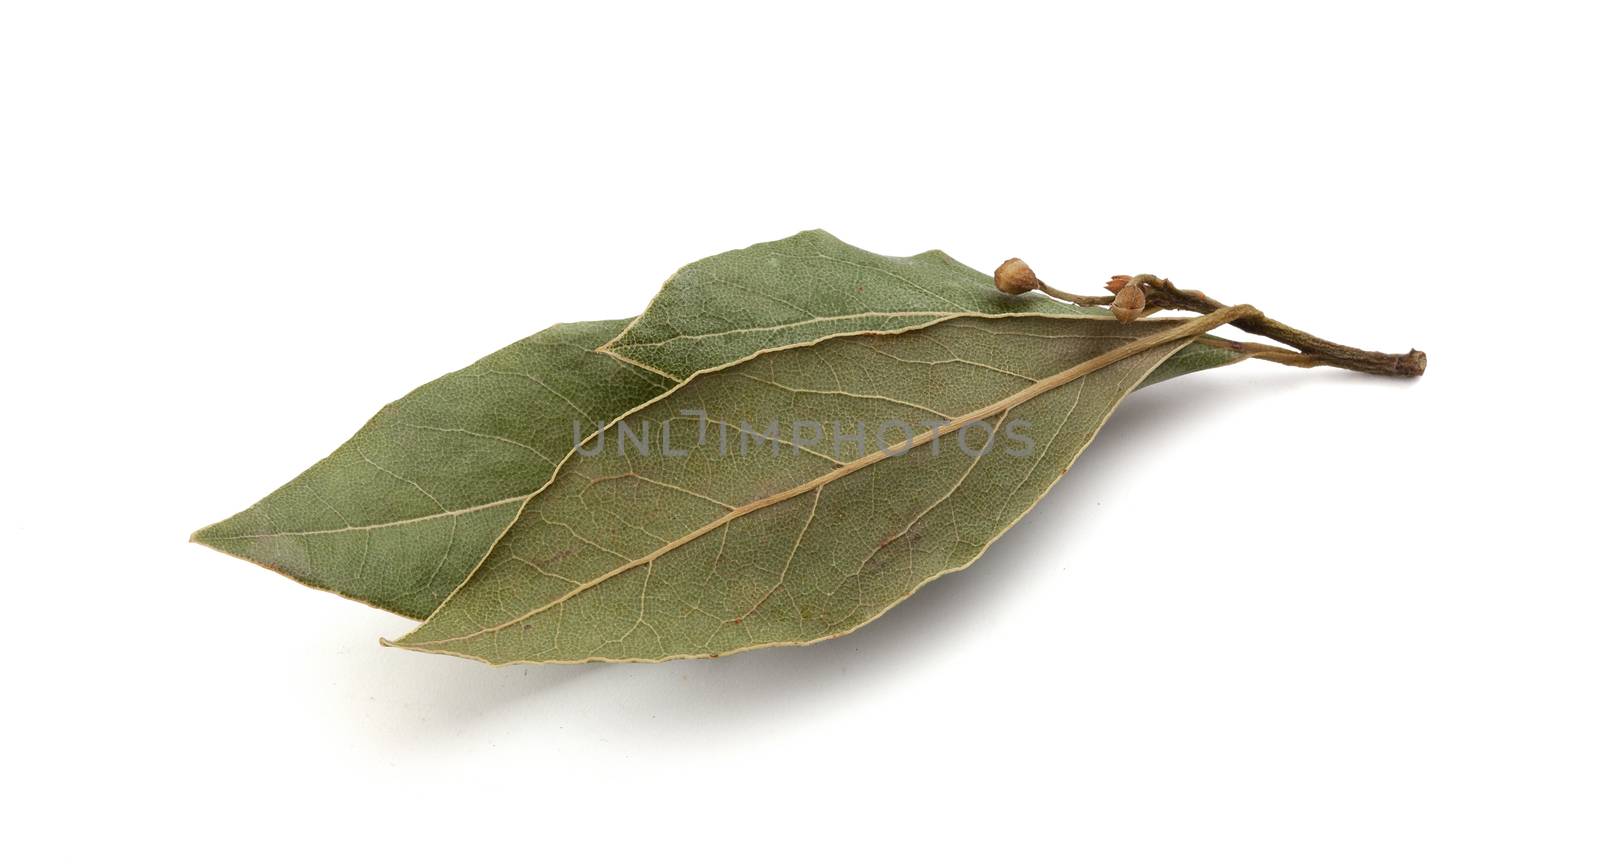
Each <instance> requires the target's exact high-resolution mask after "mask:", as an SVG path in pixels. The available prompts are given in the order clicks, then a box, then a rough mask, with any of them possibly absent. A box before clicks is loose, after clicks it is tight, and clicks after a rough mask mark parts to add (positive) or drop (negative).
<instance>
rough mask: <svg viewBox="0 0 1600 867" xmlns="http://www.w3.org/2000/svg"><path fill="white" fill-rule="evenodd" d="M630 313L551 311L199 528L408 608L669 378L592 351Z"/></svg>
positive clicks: (476, 556)
mask: <svg viewBox="0 0 1600 867" xmlns="http://www.w3.org/2000/svg"><path fill="white" fill-rule="evenodd" d="M625 323H626V320H612V321H606V322H582V323H574V324H565V325H557V326H554V327H552V328H549V329H546V330H544V331H541V332H539V333H538V334H535V335H533V336H532V337H529V338H527V339H525V340H522V341H519V342H517V343H515V344H512V345H511V346H508V347H506V348H504V349H502V350H500V351H499V352H496V353H494V354H492V355H489V356H487V357H485V358H483V359H481V360H479V361H478V362H476V363H475V364H473V365H472V366H470V367H467V368H465V369H463V370H459V371H456V372H455V373H451V374H447V375H445V376H443V377H441V378H439V379H436V380H434V381H433V382H430V383H428V384H426V385H423V386H421V387H420V388H418V389H416V390H415V391H413V392H411V393H410V394H408V395H406V396H405V397H403V398H401V399H400V400H397V401H395V402H394V403H391V404H389V405H388V406H386V407H384V408H383V409H382V410H381V411H380V412H379V413H378V414H377V415H376V416H374V417H373V418H372V420H371V421H369V422H368V423H367V424H366V426H365V427H363V428H362V429H361V430H360V431H359V432H358V433H357V434H356V435H355V436H354V437H352V438H351V439H350V440H349V441H348V442H346V443H345V444H344V445H342V446H340V447H339V448H338V450H336V451H335V452H333V454H331V455H329V456H328V457H327V458H325V459H323V460H322V461H320V462H319V463H317V464H316V465H315V466H313V467H311V468H310V469H308V470H306V471H305V472H304V473H302V474H300V475H299V476H298V477H296V478H295V479H294V480H293V481H291V482H289V483H288V484H286V485H284V486H283V487H281V488H279V489H278V490H276V491H274V492H272V493H271V494H269V495H267V497H266V498H265V499H263V500H261V501H260V502H259V503H256V504H255V505H254V506H251V507H250V508H248V509H246V510H245V511H243V512H240V513H239V514H237V515H234V516H233V517H231V518H229V519H227V520H225V521H222V522H220V523H216V524H212V525H211V526H209V527H206V528H204V529H202V530H200V531H199V532H197V533H195V534H194V541H196V542H200V543H202V544H205V545H207V546H209V547H212V548H215V549H217V550H219V551H222V552H224V553H227V554H232V555H234V556H236V557H240V558H243V559H245V560H249V561H251V562H254V563H257V564H260V565H262V566H265V567H267V568H268V569H272V570H274V571H276V572H280V573H282V574H284V575H287V576H289V577H290V578H293V579H295V580H296V581H299V582H301V583H303V584H306V585H309V586H311V587H315V588H318V589H322V590H329V591H332V592H334V593H337V594H339V595H341V596H346V597H349V598H351V599H356V600H359V601H361V602H365V603H367V604H369V605H373V606H375V607H378V608H382V609H384V610H387V611H393V612H395V613H397V614H402V615H405V616H407V617H411V618H414V619H421V618H423V617H426V616H427V615H428V614H429V613H430V612H432V611H433V609H434V608H436V607H437V606H438V604H439V603H440V602H441V601H443V599H444V598H445V597H446V596H447V595H449V593H450V591H451V590H453V589H455V587H456V586H457V585H458V584H460V583H461V581H462V580H463V579H464V578H466V576H467V575H468V574H469V573H470V572H471V571H472V569H473V567H475V566H477V564H478V563H479V562H480V561H481V560H482V559H483V555H484V554H485V553H486V552H487V551H488V550H489V547H490V546H491V545H492V544H493V543H494V540H495V539H496V538H498V537H499V536H500V534H501V533H502V532H503V531H504V530H505V528H506V526H507V525H508V524H510V523H511V521H512V519H513V518H515V517H516V514H517V510H518V509H519V508H521V506H522V504H523V502H525V501H526V500H527V498H528V496H529V495H531V494H532V493H533V492H535V491H537V490H538V489H539V488H540V487H541V486H542V485H544V484H545V482H547V481H549V479H550V474H551V472H552V471H553V470H554V469H555V467H556V465H557V464H558V463H559V462H560V461H561V459H562V458H563V457H565V456H566V454H567V452H568V451H569V450H570V449H571V447H572V443H573V440H574V434H573V424H574V422H577V423H579V424H580V425H581V426H582V428H583V430H584V431H585V432H588V431H591V430H593V429H594V428H595V427H597V426H598V425H601V424H604V423H606V422H608V421H610V420H612V419H614V418H616V417H617V416H619V415H621V414H623V413H625V412H627V411H628V410H630V409H632V408H633V407H635V406H638V405H639V404H641V403H643V402H644V401H646V400H649V399H650V398H652V397H655V396H656V395H658V394H660V393H662V392H663V391H665V390H666V389H667V387H668V386H670V385H671V383H670V382H669V381H667V380H666V379H664V378H662V377H660V376H658V375H656V374H653V373H650V372H648V371H646V370H643V369H641V368H639V367H638V366H636V365H630V364H626V363H623V362H622V361H620V360H618V359H616V358H613V357H610V356H608V355H604V354H601V353H598V352H595V351H593V350H594V348H595V347H597V346H599V345H600V344H601V343H604V342H605V341H607V340H609V339H610V338H612V337H614V336H615V335H616V334H617V333H618V331H620V330H621V328H622V327H623V325H624V324H625Z"/></svg>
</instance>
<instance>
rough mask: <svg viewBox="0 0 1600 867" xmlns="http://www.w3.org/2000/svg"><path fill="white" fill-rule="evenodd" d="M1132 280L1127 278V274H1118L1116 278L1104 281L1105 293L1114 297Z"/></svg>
mask: <svg viewBox="0 0 1600 867" xmlns="http://www.w3.org/2000/svg"><path fill="white" fill-rule="evenodd" d="M1132 279H1133V278H1132V277H1129V276H1128V275H1127V274H1118V275H1117V276H1115V277H1112V278H1111V279H1110V280H1107V281H1106V291H1107V292H1110V293H1111V294H1113V295H1115V294H1117V293H1118V292H1121V291H1122V287H1124V286H1126V285H1128V281H1130V280H1132Z"/></svg>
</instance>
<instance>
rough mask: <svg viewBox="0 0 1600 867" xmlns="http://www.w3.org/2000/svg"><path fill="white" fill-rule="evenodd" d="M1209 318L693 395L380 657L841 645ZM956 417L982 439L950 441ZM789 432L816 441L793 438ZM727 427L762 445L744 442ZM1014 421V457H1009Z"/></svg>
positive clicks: (951, 327)
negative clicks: (750, 433) (1025, 439)
mask: <svg viewBox="0 0 1600 867" xmlns="http://www.w3.org/2000/svg"><path fill="white" fill-rule="evenodd" d="M1216 321H1219V320H1216V319H1214V318H1213V317H1205V318H1203V319H1197V320H1184V321H1165V322H1162V321H1144V322H1139V323H1135V324H1132V325H1119V324H1117V323H1116V322H1113V321H1111V320H1108V319H1105V318H1101V317H1082V318H1060V317H1054V316H1039V315H1033V316H1018V317H1014V318H1007V319H992V318H982V317H960V318H956V319H952V320H949V321H944V322H938V323H935V324H933V325H930V326H928V327H926V328H923V329H919V330H914V331H909V332H905V333H900V334H892V335H855V336H843V337H836V338H833V339H830V340H825V341H822V342H820V343H816V344H814V345H809V346H803V347H798V348H791V349H787V350H783V351H776V352H770V353H765V354H762V355H758V356H756V357H755V358H752V359H750V360H748V361H745V362H742V363H739V364H736V365H733V366H730V367H727V368H724V369H722V370H718V371H710V372H706V373H702V374H699V375H696V376H694V377H692V378H690V379H688V380H686V381H685V382H683V383H682V384H681V385H679V386H677V387H676V388H675V389H673V390H672V391H670V392H668V393H666V394H665V395H663V396H661V397H660V398H657V399H656V400H654V401H652V402H650V403H648V404H646V405H644V406H642V407H640V408H639V409H636V410H634V411H633V412H632V413H629V414H628V415H627V416H625V417H624V418H623V419H620V420H619V421H618V422H617V423H614V424H613V425H611V426H609V427H608V428H607V429H606V430H605V431H602V432H601V433H600V434H598V435H596V436H595V437H592V438H591V439H590V441H589V442H587V443H586V444H585V446H584V447H583V448H582V449H580V450H578V451H575V452H574V453H573V454H572V455H571V456H570V457H569V458H568V459H567V460H566V461H565V462H564V463H563V464H562V466H561V468H560V469H559V470H558V471H557V472H556V475H555V477H554V478H553V479H552V480H551V483H550V485H549V486H548V487H547V488H546V489H545V490H544V492H543V493H542V494H541V495H540V496H539V497H537V498H535V499H533V500H532V501H530V502H529V503H528V505H527V507H526V508H525V509H524V511H523V513H522V514H521V516H520V517H519V518H518V519H517V521H516V522H515V523H514V524H513V525H512V526H511V528H510V529H508V530H507V531H506V534H505V535H504V536H503V537H502V538H501V539H500V541H499V542H498V543H497V544H496V545H495V547H494V549H493V550H492V551H491V552H490V554H489V556H488V557H487V558H486V559H485V561H484V563H483V565H482V566H481V567H480V568H479V569H478V570H477V571H475V572H474V573H473V575H472V576H471V577H470V578H469V579H468V580H467V581H466V583H464V584H463V585H462V586H461V588H460V589H458V590H457V591H456V592H455V593H454V594H452V595H451V597H450V598H449V599H447V600H446V601H445V603H444V604H443V605H441V606H440V608H439V610H438V611H436V612H434V613H433V615H432V616H431V617H430V618H429V619H428V620H427V622H425V623H424V624H422V625H421V626H420V627H418V628H417V629H416V630H415V631H413V632H412V633H411V634H409V635H407V636H405V637H404V638H402V639H400V640H398V641H396V642H394V643H395V644H397V645H399V646H402V647H408V648H413V649H417V650H425V651H431V652H438V653H448V654H454V655H460V656H466V657H471V658H476V659H481V660H484V661H487V662H491V663H497V664H499V663H511V662H578V661H587V660H663V659H671V658H678V657H696V656H716V655H719V654H723V653H730V652H735V651H739V650H747V649H751V648H756V647H766V646H772V645H782V644H805V643H810V642H814V641H819V640H822V639H825V638H829V637H832V636H836V635H840V634H843V633H846V632H849V631H851V630H853V629H856V628H857V627H859V626H861V625H863V624H865V623H867V622H869V621H871V620H872V619H874V618H876V617H877V616H879V615H880V614H882V613H883V612H884V611H885V610H887V609H888V608H889V607H891V606H893V605H894V604H895V603H897V602H899V601H900V600H902V599H904V598H906V597H907V596H909V595H910V594H911V593H912V592H914V591H915V590H916V589H917V588H919V587H921V586H922V585H923V584H925V583H927V582H928V581H930V580H932V579H934V578H936V577H938V576H939V575H942V574H945V573H947V572H951V571H954V570H957V569H960V568H962V567H964V566H966V565H967V564H969V563H971V562H972V561H973V560H974V559H976V558H977V557H978V555H980V554H981V553H982V552H983V551H984V550H985V548H987V546H988V545H989V544H990V543H991V542H993V541H994V540H995V539H996V538H997V537H998V536H999V535H1000V534H1001V533H1003V532H1004V531H1005V530H1006V529H1007V528H1009V527H1010V526H1011V525H1012V524H1014V523H1015V522H1016V521H1017V520H1018V519H1019V518H1020V517H1021V516H1022V515H1023V514H1024V513H1026V512H1027V511H1028V509H1030V508H1031V507H1032V506H1033V504H1034V503H1036V502H1037V501H1038V500H1039V498H1040V497H1042V496H1043V495H1044V493H1045V492H1046V490H1048V489H1049V487H1050V486H1051V485H1052V484H1053V483H1054V482H1055V480H1056V479H1057V478H1059V477H1060V476H1061V475H1062V474H1064V473H1065V472H1066V470H1067V468H1068V467H1070V466H1071V464H1072V462H1073V460H1074V458H1076V457H1077V455H1078V454H1079V453H1080V452H1081V451H1082V450H1083V448H1084V447H1085V446H1087V445H1088V443H1089V441H1090V440H1091V439H1092V438H1093V437H1094V435H1095V433H1096V432H1097V431H1098V430H1099V429H1100V426H1101V425H1102V424H1103V422H1104V421H1105V419H1106V417H1107V416H1108V415H1109V414H1110V412H1111V411H1112V409H1113V408H1115V407H1116V405H1117V404H1118V402H1119V401H1121V399H1122V398H1123V397H1124V396H1126V395H1127V394H1128V393H1129V392H1130V391H1132V390H1133V389H1134V388H1135V387H1137V386H1138V385H1139V384H1140V383H1141V382H1143V381H1144V380H1145V379H1146V378H1147V377H1149V376H1150V375H1151V373H1152V371H1154V370H1156V369H1157V368H1158V367H1159V366H1160V365H1161V364H1162V362H1163V361H1165V360H1167V359H1168V358H1170V357H1172V356H1173V355H1174V353H1177V352H1179V351H1180V350H1181V349H1182V348H1183V346H1184V345H1185V343H1187V342H1188V341H1189V340H1191V339H1193V337H1194V335H1196V334H1198V333H1199V332H1200V329H1203V328H1205V327H1208V326H1211V325H1213V324H1215V322H1216ZM694 413H703V414H704V416H705V417H706V419H707V421H706V422H705V423H704V426H703V428H702V423H701V421H700V418H699V417H698V416H697V415H695V414H694ZM975 420H981V421H982V422H984V423H986V424H987V425H988V427H987V428H985V427H982V426H975V427H972V428H970V429H967V433H966V435H965V439H962V438H961V435H960V434H959V433H958V432H959V431H961V430H962V429H963V427H964V426H965V425H966V424H968V423H971V422H974V421H975ZM772 421H775V422H777V423H778V428H777V429H776V430H770V429H769V422H772ZM803 422H820V423H821V428H822V429H821V430H820V431H818V430H812V429H811V427H810V426H809V425H807V426H806V427H805V428H804V434H803V435H802V433H801V431H802V428H801V427H800V425H799V424H797V423H803ZM834 422H838V423H839V426H838V427H833V426H832V423H834ZM746 423H748V428H749V429H751V430H754V431H762V432H771V433H773V434H776V435H777V438H778V439H779V440H781V441H779V442H773V443H770V444H764V443H761V442H759V441H756V440H752V439H749V438H747V437H745V436H743V435H742V434H741V433H740V427H741V426H742V425H745V424H746ZM855 423H860V424H861V425H862V427H861V428H859V429H858V428H856V427H854V425H855ZM1019 424H1020V425H1023V426H1024V427H1023V428H1021V429H1022V430H1023V431H1024V435H1025V436H1029V437H1031V439H1032V440H1033V443H1034V447H1033V448H1032V449H1031V450H1026V451H1025V452H1024V453H1021V454H1018V453H1017V452H1019V451H1023V450H1022V448H1021V445H1022V444H1021V441H1020V440H1018V439H1016V438H1015V437H1014V435H1013V434H1014V433H1015V432H1016V431H1017V430H1018V427H1017V426H1018V425H1019ZM895 425H905V426H906V427H905V428H900V427H896V426H895ZM624 427H626V428H628V429H630V430H632V431H633V433H634V434H635V436H636V437H639V439H640V440H642V441H643V443H644V444H645V445H644V447H642V448H641V447H640V445H639V442H638V441H636V440H630V439H629V438H628V437H626V436H623V435H622V433H621V432H622V430H623V428H624ZM702 429H703V430H704V431H705V436H704V438H703V439H702V438H701V430H702ZM885 430H887V432H888V435H887V437H885V439H884V442H883V443H879V442H877V439H878V436H879V435H880V434H882V433H883V432H884V431H885ZM913 431H915V436H914V437H912V436H911V434H912V432H913ZM857 432H861V433H864V434H865V435H866V441H865V442H858V441H856V440H855V439H854V438H853V436H852V434H854V433H857ZM723 434H727V436H726V438H724V437H723ZM816 434H820V438H816V437H815V436H814V435H816ZM814 439H815V441H813V440H814ZM962 442H965V443H966V444H967V446H968V448H962V447H960V444H961V443H962ZM597 444H598V446H599V448H598V449H596V446H597ZM885 444H886V445H888V446H889V449H888V450H885V449H883V448H880V445H885ZM985 444H988V445H989V446H990V448H989V450H988V451H987V453H985V454H982V456H981V457H975V456H974V453H977V452H981V451H982V450H983V446H984V445H985ZM684 449H686V450H687V454H682V455H678V454H674V451H676V450H684ZM969 450H970V451H969ZM645 451H647V452H648V454H642V453H641V452H645ZM896 451H904V454H900V455H898V456H895V455H894V454H892V453H893V452H896ZM586 452H594V453H592V454H586Z"/></svg>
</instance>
